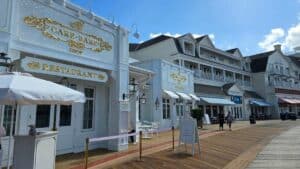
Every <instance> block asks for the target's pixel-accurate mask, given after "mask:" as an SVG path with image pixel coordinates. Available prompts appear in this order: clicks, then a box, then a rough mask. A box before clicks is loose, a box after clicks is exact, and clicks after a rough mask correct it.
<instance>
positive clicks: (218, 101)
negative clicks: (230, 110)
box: [200, 97, 235, 105]
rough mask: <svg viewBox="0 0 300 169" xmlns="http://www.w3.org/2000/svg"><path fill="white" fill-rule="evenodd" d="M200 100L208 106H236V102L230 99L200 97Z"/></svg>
mask: <svg viewBox="0 0 300 169" xmlns="http://www.w3.org/2000/svg"><path fill="white" fill-rule="evenodd" d="M200 100H202V101H204V102H206V103H208V104H217V105H235V103H234V102H232V101H230V100H228V99H223V98H211V97H200Z"/></svg>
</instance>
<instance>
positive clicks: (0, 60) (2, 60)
mask: <svg viewBox="0 0 300 169" xmlns="http://www.w3.org/2000/svg"><path fill="white" fill-rule="evenodd" d="M0 67H5V68H6V70H5V71H11V68H12V61H11V59H10V58H9V57H7V53H4V52H1V53H0Z"/></svg>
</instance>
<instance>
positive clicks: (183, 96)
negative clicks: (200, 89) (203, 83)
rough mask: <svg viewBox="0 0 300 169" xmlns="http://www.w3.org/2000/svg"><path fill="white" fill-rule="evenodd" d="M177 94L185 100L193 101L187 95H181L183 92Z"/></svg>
mask: <svg viewBox="0 0 300 169" xmlns="http://www.w3.org/2000/svg"><path fill="white" fill-rule="evenodd" d="M176 93H177V94H178V95H179V96H180V97H182V98H183V99H185V100H192V98H191V97H190V96H189V95H187V94H185V93H181V92H176Z"/></svg>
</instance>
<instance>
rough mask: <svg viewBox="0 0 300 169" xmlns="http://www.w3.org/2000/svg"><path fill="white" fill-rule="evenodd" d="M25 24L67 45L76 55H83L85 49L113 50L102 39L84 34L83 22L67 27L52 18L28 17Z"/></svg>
mask: <svg viewBox="0 0 300 169" xmlns="http://www.w3.org/2000/svg"><path fill="white" fill-rule="evenodd" d="M24 23H26V24H27V25H29V26H32V27H34V28H36V29H38V30H40V31H41V32H42V34H43V35H44V36H46V37H48V38H50V39H54V40H57V41H61V42H64V43H66V44H67V45H68V46H69V47H70V51H71V52H74V53H79V54H81V53H82V52H83V50H84V49H89V50H91V51H94V52H98V53H100V52H103V51H111V50H112V46H111V45H110V44H109V43H108V42H106V41H104V40H103V39H102V38H101V37H98V36H95V35H90V34H87V33H84V32H82V29H83V26H84V23H83V22H82V21H76V22H72V23H70V26H66V25H63V24H61V23H59V22H57V21H55V20H52V19H50V18H37V17H34V16H26V17H25V18H24Z"/></svg>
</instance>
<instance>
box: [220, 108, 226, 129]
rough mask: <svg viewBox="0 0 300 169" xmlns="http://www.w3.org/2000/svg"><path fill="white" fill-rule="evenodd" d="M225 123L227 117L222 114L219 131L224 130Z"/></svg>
mask: <svg viewBox="0 0 300 169" xmlns="http://www.w3.org/2000/svg"><path fill="white" fill-rule="evenodd" d="M224 121H225V117H224V113H223V112H220V113H219V130H221V129H222V130H224Z"/></svg>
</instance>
